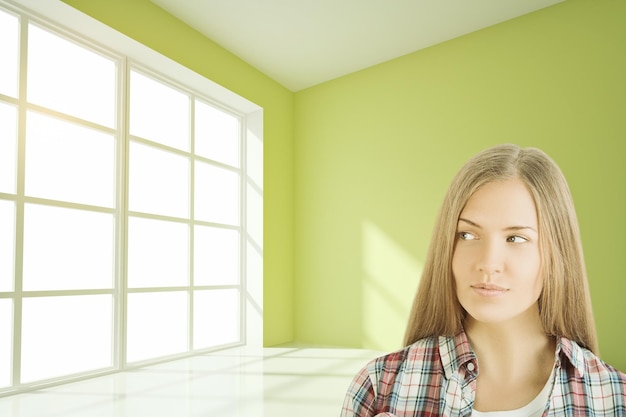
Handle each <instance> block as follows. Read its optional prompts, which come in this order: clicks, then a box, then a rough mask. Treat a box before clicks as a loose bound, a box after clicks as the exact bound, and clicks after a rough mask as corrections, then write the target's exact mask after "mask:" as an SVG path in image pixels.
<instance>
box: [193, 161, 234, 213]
mask: <svg viewBox="0 0 626 417" xmlns="http://www.w3.org/2000/svg"><path fill="white" fill-rule="evenodd" d="M239 178H240V177H239V174H238V173H237V172H233V171H230V170H227V169H224V168H220V167H216V166H213V165H209V164H206V163H203V162H199V161H197V162H196V178H195V205H194V214H195V218H196V219H198V220H204V221H208V222H213V223H223V224H231V225H238V224H239Z"/></svg>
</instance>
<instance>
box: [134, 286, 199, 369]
mask: <svg viewBox="0 0 626 417" xmlns="http://www.w3.org/2000/svg"><path fill="white" fill-rule="evenodd" d="M188 300H189V298H188V296H187V293H186V292H182V291H178V292H155V293H137V294H129V295H128V336H127V339H128V340H127V342H128V353H127V360H128V362H136V361H141V360H146V359H152V358H157V357H161V356H167V355H173V354H176V353H181V352H185V351H187V335H188V331H187V328H188V327H187V317H188V313H187V309H188V303H189V301H188Z"/></svg>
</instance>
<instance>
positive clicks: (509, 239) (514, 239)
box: [506, 236, 528, 243]
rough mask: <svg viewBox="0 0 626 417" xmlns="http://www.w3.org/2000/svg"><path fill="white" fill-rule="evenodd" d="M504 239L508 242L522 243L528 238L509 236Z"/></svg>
mask: <svg viewBox="0 0 626 417" xmlns="http://www.w3.org/2000/svg"><path fill="white" fill-rule="evenodd" d="M506 241H507V242H509V243H524V242H528V239H526V238H525V237H523V236H509V237H507V238H506Z"/></svg>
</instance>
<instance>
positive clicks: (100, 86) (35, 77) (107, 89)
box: [28, 25, 116, 127]
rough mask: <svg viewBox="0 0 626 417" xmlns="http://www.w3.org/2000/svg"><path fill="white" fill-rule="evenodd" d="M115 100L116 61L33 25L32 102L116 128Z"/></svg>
mask: <svg viewBox="0 0 626 417" xmlns="http://www.w3.org/2000/svg"><path fill="white" fill-rule="evenodd" d="M115 96H116V66H115V63H114V62H113V61H111V60H110V59H108V58H105V57H103V56H102V55H99V54H96V53H95V52H92V51H90V50H88V49H86V48H83V47H81V46H78V45H77V44H75V43H73V42H70V41H68V40H66V39H63V38H61V37H59V36H56V35H53V34H52V33H50V32H48V31H46V30H43V29H41V28H38V27H37V26H34V25H29V27H28V101H29V102H31V103H34V104H39V105H41V106H45V107H49V108H51V109H53V110H57V111H60V112H63V113H67V114H70V115H72V116H76V117H80V118H82V119H86V120H89V121H92V122H95V123H99V124H101V125H104V126H107V127H113V126H114V124H115V110H116V109H115Z"/></svg>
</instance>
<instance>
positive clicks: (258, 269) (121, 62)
mask: <svg viewBox="0 0 626 417" xmlns="http://www.w3.org/2000/svg"><path fill="white" fill-rule="evenodd" d="M13 1H17V0H0V5H1V6H2V7H3V8H5V9H7V10H9V11H13V12H17V13H23V14H24V15H27V16H28V19H29V20H31V21H33V22H35V23H37V24H38V25H39V26H41V27H44V28H46V29H49V30H52V31H53V32H55V33H57V34H60V35H61V36H65V37H67V38H68V39H71V40H73V41H75V42H78V43H80V44H83V45H86V46H87V47H88V48H90V49H92V50H95V51H98V52H100V53H102V54H103V55H106V56H108V57H111V58H113V59H114V60H116V61H117V62H118V78H119V80H121V82H119V83H118V84H119V85H118V103H117V104H118V110H117V111H118V121H117V126H116V130H117V132H118V134H119V137H118V142H117V143H118V150H117V158H119V161H124V162H118V164H120V163H121V164H123V167H122V169H120V168H119V167H118V169H117V174H116V175H117V176H118V178H117V181H116V182H117V184H118V190H117V193H118V196H117V197H116V198H117V199H118V203H117V204H116V207H117V209H116V210H117V211H118V212H117V213H116V214H117V219H118V226H117V230H116V234H117V235H118V236H121V235H122V234H123V233H126V223H127V219H128V215H129V213H128V210H127V205H128V204H127V196H126V195H125V194H127V180H126V177H127V170H128V154H127V149H128V143H129V134H128V123H127V122H124V124H123V125H122V124H121V123H122V122H120V121H121V120H126V119H127V116H128V110H127V105H126V103H127V102H128V98H127V96H128V91H127V90H128V89H127V83H128V80H129V73H130V70H131V68H132V69H137V70H139V71H142V72H144V73H145V72H150V73H152V75H154V76H156V77H158V78H161V79H162V80H163V81H165V82H169V83H171V84H175V85H176V86H177V88H181V89H183V90H185V91H187V92H192V93H193V95H194V96H195V97H197V98H198V99H201V100H202V101H204V102H207V103H211V104H212V105H215V106H216V107H219V108H222V109H224V110H225V111H228V112H231V113H233V114H236V115H237V116H238V117H239V118H240V120H241V132H242V138H241V164H240V167H239V173H240V177H241V182H240V193H241V195H240V202H241V203H240V204H241V209H240V214H241V218H240V227H239V231H240V233H241V239H240V254H241V256H240V258H241V265H240V271H241V282H240V285H239V288H240V294H241V299H240V309H241V311H240V316H241V344H243V345H246V346H250V347H253V348H260V347H262V345H263V342H262V338H263V320H262V315H263V289H262V288H263V285H262V284H263V109H262V108H261V107H260V106H258V105H256V104H255V103H252V102H251V101H249V100H247V99H245V98H243V97H241V96H239V95H237V94H235V93H233V92H231V91H229V90H227V89H225V88H223V87H221V86H220V85H218V84H216V83H214V82H212V81H210V80H208V79H207V78H205V77H203V76H201V75H199V74H197V73H195V72H193V71H191V70H190V69H188V68H186V67H184V66H182V65H180V64H178V63H177V62H175V61H173V60H171V59H169V58H167V57H165V56H163V55H161V54H159V53H157V52H155V51H153V50H152V49H150V48H148V47H146V46H144V45H142V44H140V43H138V42H136V41H134V40H132V39H130V38H128V37H126V36H125V35H123V34H121V33H119V32H117V31H115V30H113V29H112V28H110V27H108V26H106V25H104V24H102V23H101V22H98V21H97V20H95V19H93V18H91V17H89V16H87V15H85V14H83V13H81V12H79V11H78V10H76V9H74V8H72V7H71V6H68V5H67V4H65V3H63V2H61V1H59V0H46V1H43V2H42V1H41V0H19V3H14V2H13ZM43 16H45V17H43ZM21 25H22V33H24V31H25V30H26V29H25V27H26V26H27V25H25V24H24V22H22V23H21ZM21 54H22V55H24V54H25V52H24V51H22V52H21ZM22 59H24V57H22ZM20 77H21V78H22V82H24V81H23V79H24V78H25V74H21V75H20ZM21 91H24V90H23V88H22V89H21ZM25 100H26V98H25V97H20V98H19V99H18V101H24V103H25ZM192 100H193V98H192ZM6 101H8V102H13V103H14V104H16V105H17V102H16V101H15V100H14V99H10V98H6ZM24 103H21V104H20V106H22V108H23V109H24V108H25V107H24ZM21 111H25V110H21ZM66 119H67V118H66ZM20 131H23V128H22V129H20ZM20 134H21V133H20ZM22 139H23V138H22ZM21 141H22V142H23V140H21ZM19 146H22V147H23V144H21V145H19ZM22 152H23V150H22ZM19 178H20V174H18V179H19ZM21 178H22V181H23V173H22V174H21ZM19 188H20V187H18V194H19V193H20V189H19ZM21 188H22V191H23V184H22V187H21ZM122 193H123V194H122ZM5 197H6V198H5ZM0 198H3V199H7V200H12V201H15V198H18V199H19V198H23V196H22V197H20V196H19V195H18V196H17V197H14V198H12V197H11V196H10V195H9V196H4V195H3V196H0ZM120 199H121V201H123V202H124V204H119V201H120ZM67 205H69V206H71V204H67ZM119 211H121V212H119ZM122 223H124V224H122ZM20 239H23V231H19V230H18V231H17V232H16V240H17V241H19V240H20ZM120 239H122V237H118V238H117V239H116V240H117V241H118V242H119V241H120ZM116 252H117V256H116V268H115V269H116V277H115V285H114V287H113V290H112V291H109V293H111V292H113V294H114V300H115V309H114V313H113V314H114V329H115V330H114V337H113V338H114V341H115V342H114V347H113V361H112V364H113V366H112V368H111V369H108V368H107V369H105V370H99V371H94V372H85V373H81V374H76V375H70V376H66V377H61V378H56V379H50V380H45V381H38V382H34V383H31V384H24V385H19V384H17V383H16V381H13V386H12V387H9V388H7V389H4V388H0V396H5V395H11V394H16V393H20V392H25V391H29V390H33V389H40V388H44V387H47V386H53V385H58V384H61V383H67V382H73V381H77V380H81V379H85V378H91V377H94V376H100V375H104V374H108V373H112V372H119V371H124V370H128V369H131V368H136V367H138V366H145V365H148V364H154V363H158V362H163V361H165V360H172V359H177V358H181V357H187V356H191V355H197V354H200V353H206V352H207V351H210V350H211V349H208V350H201V351H194V350H193V345H190V346H189V351H188V352H186V353H184V354H179V355H173V356H169V357H165V358H157V359H155V360H148V361H143V362H140V363H133V364H131V365H129V364H127V362H126V359H125V354H124V352H125V350H126V349H125V347H126V340H125V322H126V320H125V307H126V297H127V294H128V292H129V291H128V290H127V286H126V279H125V269H126V265H125V262H126V253H122V252H126V251H122V250H121V248H120V247H116ZM21 258H22V255H21V254H17V256H16V259H21ZM15 269H16V271H15V273H16V274H18V275H19V274H20V271H19V270H20V268H18V267H17V265H16V268H15ZM20 276H21V275H20ZM133 291H135V292H136V290H133ZM190 291H194V287H193V286H190ZM43 293H44V292H42V295H46V294H43ZM55 293H56V294H59V295H64V294H63V291H55ZM70 293H71V294H81V293H88V294H90V293H93V291H70ZM98 293H107V292H106V291H104V292H98ZM0 298H12V299H14V300H15V301H16V302H15V307H14V309H15V315H16V316H18V317H17V322H18V323H19V322H20V317H19V315H20V314H21V313H20V312H19V311H18V309H19V308H20V307H21V305H20V304H21V298H22V294H21V284H19V283H17V282H16V286H15V288H14V291H12V292H10V293H0ZM192 317H193V305H190V323H191V320H192ZM14 322H15V321H14ZM19 332H20V329H19V328H14V329H13V334H14V340H17V342H14V352H13V358H14V359H13V361H14V363H15V361H16V360H17V361H19V351H20V346H19V344H18V342H19V339H20V337H19ZM14 376H15V372H14Z"/></svg>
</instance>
